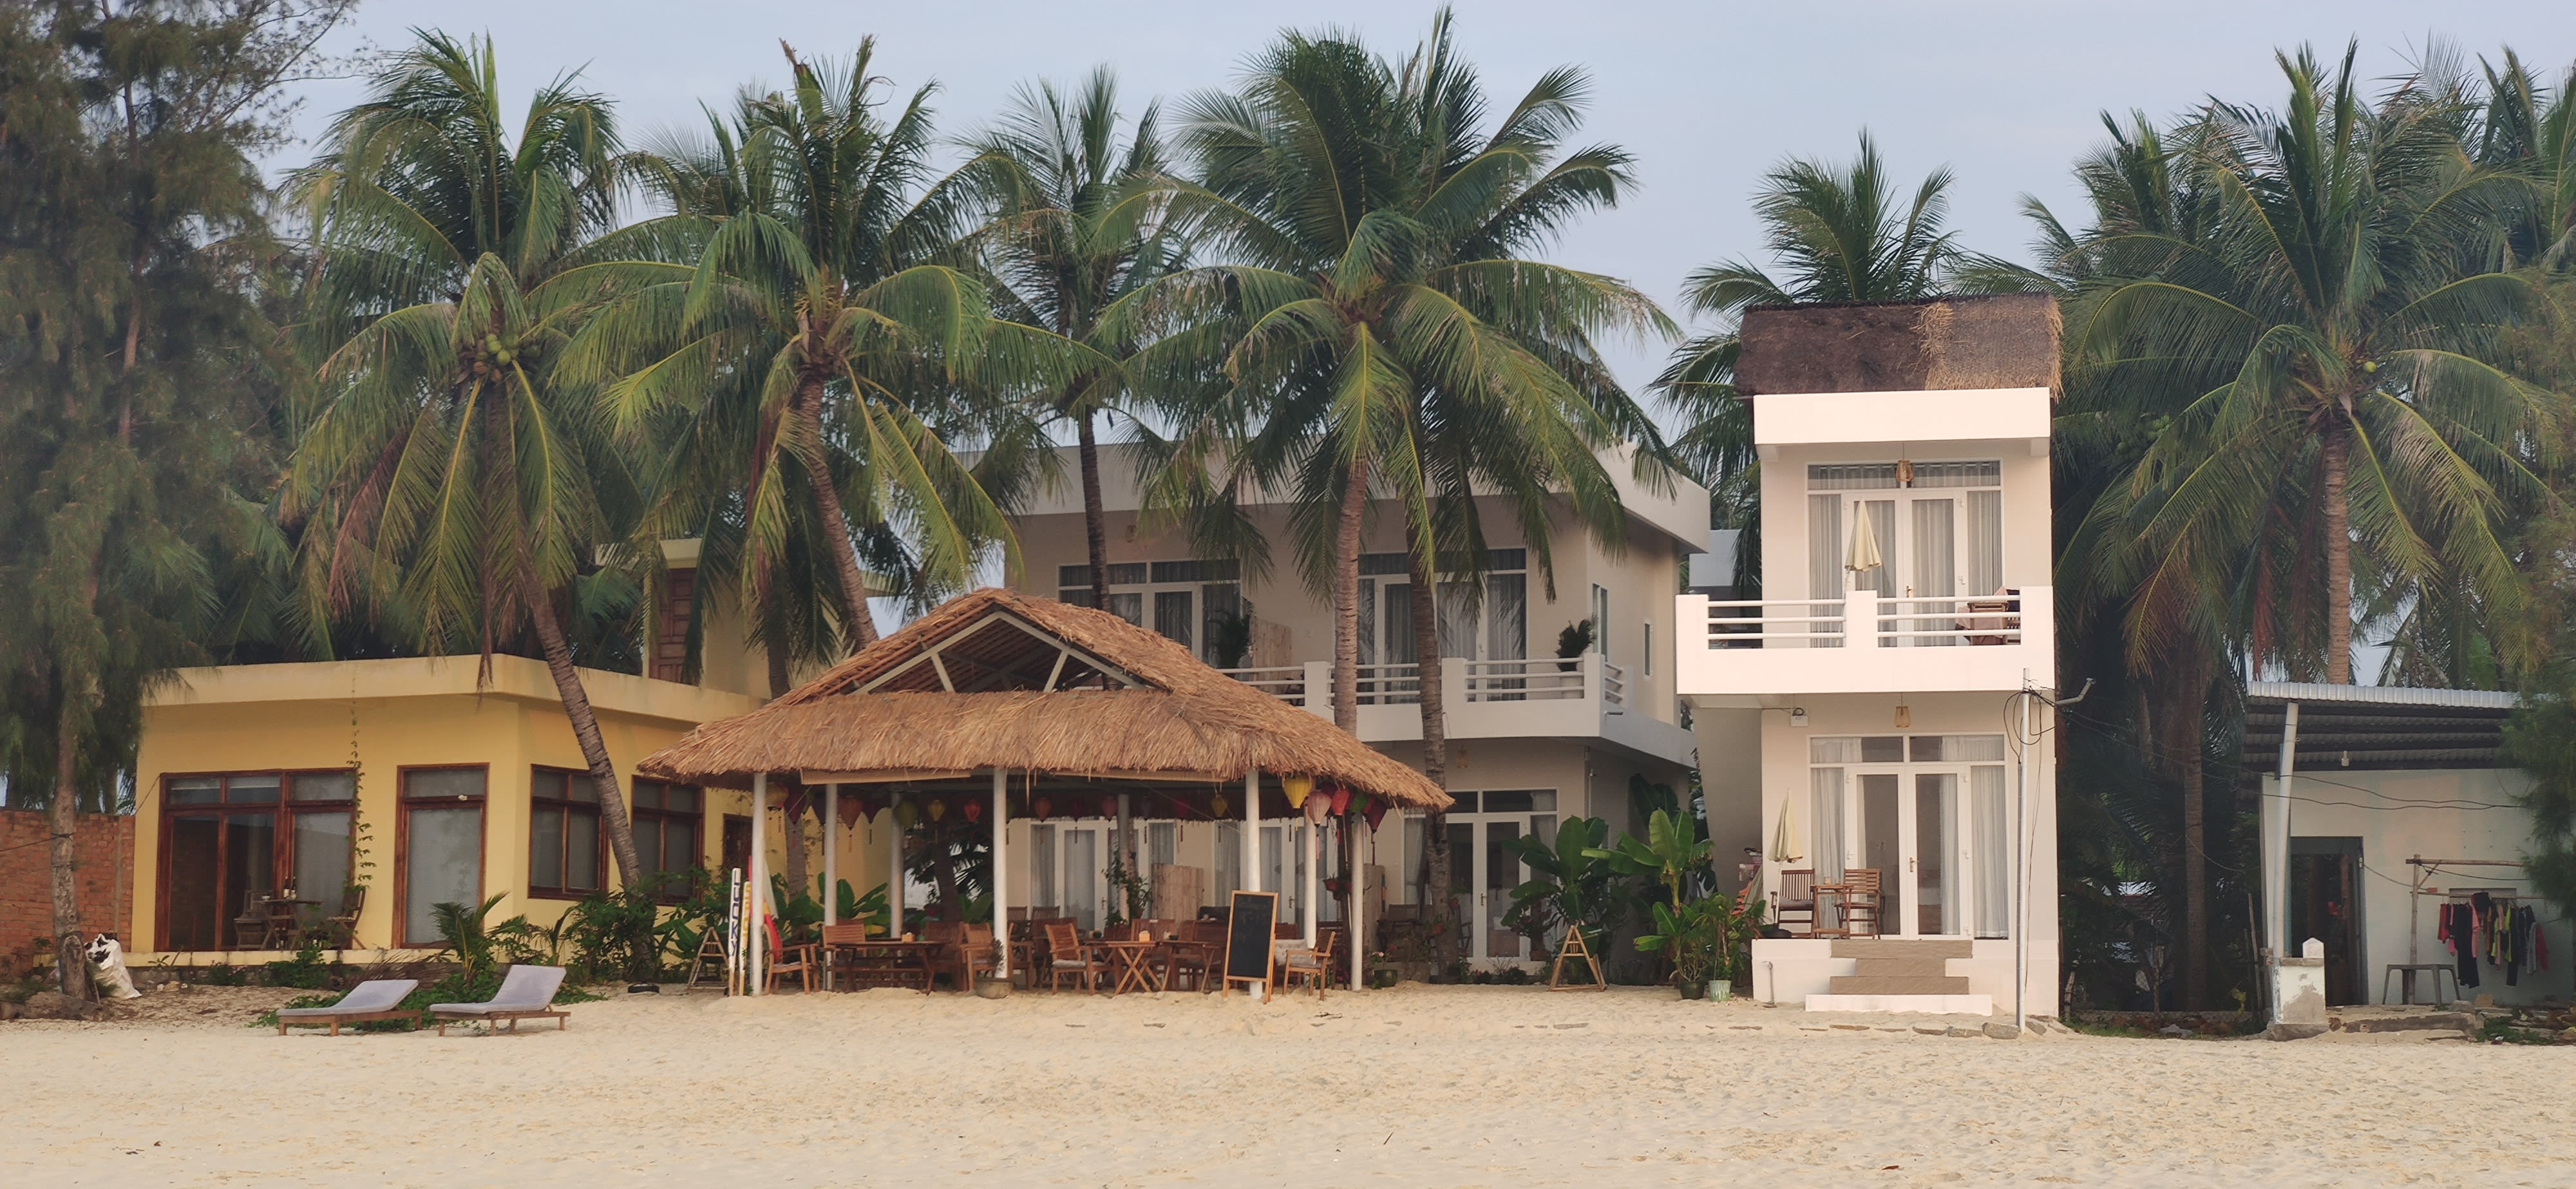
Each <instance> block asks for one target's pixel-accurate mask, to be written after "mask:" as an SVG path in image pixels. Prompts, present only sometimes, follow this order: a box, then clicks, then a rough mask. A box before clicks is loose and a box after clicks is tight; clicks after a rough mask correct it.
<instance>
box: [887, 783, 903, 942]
mask: <svg viewBox="0 0 2576 1189" xmlns="http://www.w3.org/2000/svg"><path fill="white" fill-rule="evenodd" d="M896 804H897V801H896V800H895V798H894V796H892V795H889V796H888V797H887V798H886V813H885V820H886V939H887V940H889V941H891V940H893V939H895V938H898V937H901V936H903V819H902V818H899V817H896V816H895V812H894V811H895V806H896Z"/></svg>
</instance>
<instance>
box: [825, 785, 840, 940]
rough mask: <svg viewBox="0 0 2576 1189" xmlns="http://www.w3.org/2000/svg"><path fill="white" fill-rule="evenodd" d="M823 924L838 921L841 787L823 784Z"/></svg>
mask: <svg viewBox="0 0 2576 1189" xmlns="http://www.w3.org/2000/svg"><path fill="white" fill-rule="evenodd" d="M823 923H824V924H826V925H837V924H840V923H841V786H840V785H839V784H837V783H835V784H827V785H824V786H823Z"/></svg>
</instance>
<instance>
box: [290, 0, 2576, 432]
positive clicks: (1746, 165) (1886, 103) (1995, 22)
mask: <svg viewBox="0 0 2576 1189" xmlns="http://www.w3.org/2000/svg"><path fill="white" fill-rule="evenodd" d="M1434 8H1435V5H1434V4H1432V3H1429V2H1427V0H1372V2H1351V0H1308V2H1305V3H1293V4H1280V5H1259V6H1256V5H1244V4H1207V3H1153V2H1124V0H1091V2H1088V3H1083V4H1063V3H1047V4H1028V3H1018V2H1015V0H994V2H989V3H981V4H974V5H962V4H920V5H860V4H813V3H803V4H792V5H791V4H782V3H776V2H774V0H731V2H729V3H726V4H723V5H721V6H717V5H707V4H682V3H672V2H670V0H625V2H622V3H593V2H577V0H545V2H543V3H530V2H527V0H518V2H515V3H496V2H493V0H437V2H435V3H430V2H425V0H362V3H361V6H360V8H359V9H358V12H357V14H356V18H355V20H354V22H353V24H352V26H351V27H349V28H348V29H346V30H344V35H342V36H339V37H336V38H335V42H334V48H337V49H341V50H346V49H349V48H352V47H354V46H357V45H359V44H360V43H361V42H365V43H372V44H373V45H375V46H378V47H397V46H400V45H402V44H404V43H406V42H407V41H408V40H409V38H410V32H409V31H410V30H411V29H413V28H415V27H418V28H438V29H444V30H446V31H448V32H449V33H453V34H460V35H462V34H485V33H488V34H490V35H491V36H492V37H493V38H494V39H495V41H496V43H497V45H498V47H499V55H500V68H501V75H502V84H503V87H504V89H505V90H507V91H508V92H509V93H510V95H511V96H512V99H513V110H514V111H515V110H516V108H517V105H518V104H521V103H523V102H524V100H525V97H526V95H527V93H528V92H529V91H530V90H532V89H533V88H535V87H536V86H538V85H539V84H541V83H543V82H545V81H546V80H548V79H550V78H552V77H553V76H555V75H556V74H558V73H560V72H564V71H571V70H579V71H580V72H581V77H582V79H583V81H584V82H586V83H587V84H588V85H590V86H591V87H592V88H594V89H596V90H598V91H600V92H603V93H605V94H607V95H609V96H611V97H613V98H615V99H616V100H617V102H618V104H619V109H620V112H621V118H622V119H623V120H624V121H625V126H626V128H627V129H628V131H629V133H630V135H632V134H638V133H644V132H648V131H651V130H654V129H659V128H688V129H694V128H697V127H702V126H703V124H702V120H701V117H700V115H699V105H700V104H702V103H704V104H711V105H716V106H719V107H721V106H723V105H725V104H727V103H728V102H729V100H730V97H731V96H732V95H733V93H734V92H735V90H736V89H737V88H739V87H740V86H742V85H743V84H745V83H749V82H760V83H764V84H771V85H775V84H777V83H780V82H781V81H783V80H784V79H785V77H786V74H787V71H786V67H785V65H784V60H783V58H782V57H781V55H780V51H779V42H780V41H781V40H782V39H784V40H785V41H787V42H789V43H791V44H793V45H794V46H795V47H796V48H797V50H798V51H799V52H800V53H803V54H807V55H813V54H830V55H836V56H837V55H846V54H847V53H849V52H850V50H851V49H852V48H853V47H855V46H856V45H857V44H858V42H859V39H860V38H861V37H863V36H866V35H869V34H874V35H875V36H876V37H877V40H878V51H877V62H878V66H879V69H880V71H881V72H883V73H884V74H886V75H887V76H888V77H890V78H891V79H893V80H894V81H895V83H896V84H898V85H899V86H901V87H903V88H905V89H906V90H909V89H910V88H911V87H913V86H915V85H917V84H919V83H921V82H925V81H931V80H936V81H937V82H938V83H939V84H940V85H941V87H942V94H941V96H940V98H939V99H938V100H937V107H938V110H939V112H940V114H941V126H942V128H943V129H946V130H948V131H950V132H952V133H956V134H960V135H962V134H965V133H967V132H970V131H971V130H972V129H974V128H975V127H977V126H978V125H980V124H982V123H983V122H984V121H985V120H987V119H989V118H990V117H991V115H992V114H993V113H994V112H995V111H997V110H999V109H1000V108H1001V107H1002V105H1003V104H1004V103H1005V102H1007V101H1008V100H1009V98H1010V96H1011V93H1012V91H1013V90H1014V89H1015V88H1017V87H1019V86H1021V85H1023V84H1024V83H1026V82H1028V81H1030V80H1032V79H1037V78H1041V77H1043V78H1050V79H1056V80H1061V81H1071V80H1074V79H1076V78H1078V77H1080V76H1081V75H1083V74H1084V73H1086V72H1088V71H1089V70H1091V69H1092V68H1093V67H1094V66H1096V65H1104V64H1105V65H1108V66H1110V67H1112V68H1114V69H1115V70H1116V71H1117V72H1118V75H1119V77H1120V80H1121V86H1122V90H1123V91H1124V93H1125V95H1126V96H1127V99H1128V102H1127V105H1126V106H1127V108H1128V110H1129V111H1130V113H1131V114H1132V113H1133V112H1134V111H1136V110H1139V109H1141V108H1142V107H1143V106H1144V105H1145V103H1147V102H1148V101H1150V100H1151V99H1153V98H1154V97H1157V96H1167V97H1177V96H1181V95H1186V94H1188V93H1190V92H1192V91H1196V90H1200V89H1204V88H1211V87H1221V86H1224V85H1226V84H1227V83H1229V82H1230V81H1231V80H1232V79H1233V78H1234V77H1235V76H1236V74H1237V73H1238V71H1239V70H1240V68H1241V64H1242V62H1243V61H1244V59H1245V58H1246V57H1247V56H1248V55H1249V54H1251V53H1252V52H1253V51H1254V50H1256V49H1257V48H1259V47H1260V46H1261V45H1262V44H1263V43H1264V42H1265V41H1267V40H1268V39H1269V38H1270V37H1271V36H1273V35H1274V34H1275V33H1277V32H1278V31H1279V30H1280V29H1282V28H1290V27H1293V28H1296V29H1301V30H1315V29H1322V28H1326V27H1332V28H1341V29H1348V30H1352V31H1356V32H1358V33H1359V34H1360V35H1361V36H1362V37H1363V38H1364V39H1366V40H1367V41H1368V42H1369V43H1370V44H1371V45H1372V46H1373V47H1375V48H1376V49H1377V50H1378V51H1379V52H1381V53H1383V54H1386V55H1388V56H1390V57H1401V56H1402V55H1403V54H1404V53H1405V52H1406V51H1408V50H1409V49H1410V48H1411V47H1412V46H1413V45H1414V44H1415V43H1416V42H1418V41H1419V40H1420V38H1421V36H1422V34H1423V33H1424V31H1425V30H1427V29H1428V28H1429V26H1430V20H1431V14H1432V12H1433V11H1434ZM2570 11H2571V10H2570V9H2569V8H2568V7H2567V5H2566V3H2565V0H2554V2H2553V0H2494V2H2486V3H2478V4H2471V5H2456V6H2454V5H2427V4H2422V3H2415V4H2395V3H2383V2H2378V0H2345V2H2342V3H2335V4H2319V3H2280V2H2274V0H2256V2H2252V3H2248V2H2246V0H2236V2H2234V3H2205V2H2201V0H2166V2H2164V3H2160V4H2156V5H2153V6H2139V7H2136V8H2131V7H2129V6H2125V5H2122V6H2112V5H2103V4H2047V3H2002V2H1975V0H1949V2H1946V3H1937V4H1935V3H1877V4H1860V3H1804V4H1782V3H1770V4H1759V5H1747V4H1738V3H1696V4H1694V3H1670V2H1661V3H1646V2H1634V3H1622V2H1605V3H1595V4H1590V5H1585V4H1563V3H1557V4H1546V5H1541V4H1535V3H1524V2H1521V0H1488V2H1481V3H1477V2H1470V3H1463V4H1460V5H1459V6H1458V11H1457V22H1456V40H1457V43H1458V46H1459V48H1460V49H1461V50H1462V51H1463V53H1464V55H1465V56H1466V58H1467V59H1468V60H1469V61H1471V62H1473V63H1475V64H1476V66H1477V68H1478V69H1479V70H1480V72H1481V73H1482V75H1483V78H1484V81H1485V86H1486V88H1487V90H1488V92H1489V94H1490V95H1491V96H1492V102H1493V103H1494V105H1495V106H1496V107H1498V108H1499V107H1502V106H1504V105H1505V104H1507V103H1508V102H1510V101H1511V100H1512V99H1516V98H1517V97H1518V96H1519V95H1520V93H1521V92H1522V91H1524V90H1526V89H1527V87H1528V86H1529V84H1530V83H1531V82H1532V81H1533V80H1535V79H1536V78H1537V77H1538V76H1539V75H1540V74H1541V73H1543V72H1545V71H1547V70H1549V69H1552V68H1554V67H1557V66H1560V65H1566V64H1574V65H1578V66H1581V67H1583V68H1585V69H1586V70H1588V71H1589V72H1590V73H1591V75H1592V79H1593V88H1594V89H1593V95H1592V105H1591V111H1590V116H1589V118H1588V120H1587V121H1586V125H1585V128H1584V130H1583V133H1582V135H1581V137H1579V138H1578V139H1579V141H1580V142H1582V143H1599V142H1607V143H1613V144H1618V145H1621V146H1624V147H1625V148H1627V149H1628V150H1629V151H1630V152H1631V153H1633V154H1634V155H1635V156H1636V158H1637V173H1638V178H1639V185H1638V187H1637V190H1636V193H1635V194H1634V196H1633V197H1631V198H1630V199H1629V200H1628V201H1625V202H1623V203H1622V204H1621V205H1620V206H1619V207H1618V208H1617V209H1615V210H1610V211H1606V212H1600V213H1597V214H1594V215H1591V216H1589V217H1588V218H1586V219H1585V220H1584V221H1583V222H1581V223H1579V224H1578V225H1577V226H1576V227H1575V228H1574V229H1573V230H1572V231H1571V232H1570V233H1569V234H1568V235H1567V236H1566V237H1565V239H1564V240H1563V242H1562V243H1560V244H1558V245H1557V246H1556V247H1555V248H1554V250H1553V252H1552V253H1551V254H1552V256H1553V257H1554V258H1555V259H1556V260H1558V261H1560V262H1562V263H1565V264H1568V265H1571V266H1574V267H1579V268H1584V269H1589V270H1592V271H1596V272H1602V273H1607V274H1610V275H1612V276H1616V277H1620V278H1623V279H1626V280H1628V281H1631V282H1633V283H1635V284H1636V285H1638V286H1639V287H1640V288H1642V289H1643V290H1644V291H1645V292H1646V293H1647V294H1648V295H1650V296H1652V297H1654V298H1655V299H1656V300H1657V301H1659V302H1663V303H1664V304H1665V305H1666V307H1667V308H1668V309H1670V310H1672V311H1673V312H1674V314H1675V317H1676V318H1680V317H1681V313H1680V309H1679V306H1678V302H1677V298H1678V295H1679V293H1680V290H1681V285H1682V281H1683V279H1684V278H1685V277H1686V276H1687V275H1688V274H1689V273H1690V271H1691V270H1692V269H1694V268H1696V267H1699V266H1701V265H1703V264H1707V263H1710V262H1713V261H1716V260H1720V259H1727V258H1733V257H1747V256H1749V257H1753V258H1755V259H1756V261H1757V262H1761V261H1760V256H1759V247H1760V239H1759V228H1758V226H1757V225H1756V224H1755V222H1754V219H1753V215H1752V208H1751V202H1750V199H1751V196H1752V194H1753V193H1754V191H1755V190H1756V189H1757V188H1758V187H1759V185H1760V182H1761V174H1762V172H1763V171H1764V170H1765V169H1767V168H1769V167H1770V166H1772V165H1774V164H1776V163H1777V162H1779V161H1780V160H1782V159H1783V158H1786V157H1790V156H1806V157H1821V158H1824V159H1827V160H1833V161H1847V160H1848V159H1849V158H1850V157H1851V156H1852V154H1853V151H1854V146H1855V138H1856V136H1857V135H1858V133H1859V132H1860V131H1861V130H1862V129H1864V128H1866V129H1868V130H1869V131H1870V132H1871V133H1872V134H1873V135H1874V136H1875V137H1876V138H1877V140H1878V142H1879V145H1880V148H1881V151H1882V152H1883V153H1884V154H1885V155H1886V157H1887V159H1888V162H1889V165H1890V166H1891V167H1892V169H1893V170H1894V172H1895V175H1896V176H1897V177H1899V178H1901V179H1904V181H1905V184H1906V186H1907V188H1908V189H1909V190H1910V188H1911V186H1912V185H1913V183H1914V182H1915V181H1916V180H1919V179H1920V178H1921V177H1922V176H1923V175H1924V174H1926V173H1928V172H1930V171H1931V170H1933V169H1936V168H1940V167H1942V166H1945V165H1946V166H1948V167H1949V168H1950V169H1952V170H1953V171H1955V172H1956V174H1957V176H1958V180H1957V182H1956V184H1955V185H1954V186H1953V188H1952V221H1953V224H1954V225H1955V226H1956V227H1957V228H1958V229H1959V231H1960V232H1961V233H1962V240H1963V242H1964V243H1965V244H1966V245H1967V246H1969V247H1971V248H1973V249H1976V250H1979V251H1984V252H1990V253H1994V254H1998V255H2004V256H2007V257H2011V258H2014V259H2022V258H2025V256H2026V253H2025V252H2024V250H2023V249H2024V245H2025V244H2026V243H2027V242H2028V240H2029V238H2030V236H2029V228H2028V224H2027V222H2026V221H2025V220H2024V219H2023V217H2022V215H2021V213H2020V200H2021V198H2022V196H2023V195H2025V194H2028V195H2034V196H2036V197H2038V198H2039V199H2041V200H2042V201H2044V202H2046V203H2048V204H2049V205H2050V206H2051V207H2053V208H2056V209H2058V210H2059V211H2060V212H2062V213H2067V214H2070V215H2071V214H2072V213H2073V208H2074V206H2075V203H2076V201H2077V195H2076V192H2075V190H2074V187H2073V185H2072V183H2071V182H2070V180H2069V174H2068V166H2069V164H2070V163H2071V162H2073V161H2074V160H2075V159H2076V158H2077V157H2078V156H2080V155H2081V154H2083V153H2084V152H2085V151H2086V150H2088V149H2089V148H2091V147H2093V146H2095V145H2096V144H2098V143H2100V142H2101V141H2102V140H2103V130H2102V125H2101V122H2100V113H2101V112H2103V111H2105V110H2109V111H2112V112H2116V113H2125V112H2127V111H2129V110H2131V109H2139V110H2143V111H2146V112H2147V113H2149V114H2150V115H2154V116H2158V117H2163V116H2169V115H2172V114H2174V113H2178V112H2182V111H2185V110H2187V109H2190V108H2192V107H2194V106H2196V105H2197V104H2199V103H2201V102H2203V101H2204V100H2205V99H2206V98H2207V97H2208V96H2211V95H2217V96H2219V97H2222V98H2225V99H2227V100H2230V101H2233V102H2253V103H2261V104H2265V105H2277V104H2278V103H2279V101H2280V98H2281V96H2282V94H2283V91H2282V81H2281V75H2280V71H2279V68H2278V66H2277V65H2276V64H2275V63H2274V61H2273V52H2274V51H2275V50H2276V49H2281V48H2293V49H2294V48H2295V47H2297V46H2299V45H2301V44H2303V43H2305V44H2314V45H2315V46H2317V47H2318V49H2319V51H2320V52H2321V53H2325V54H2339V53H2340V52H2341V50H2342V47H2343V46H2344V44H2345V43H2346V42H2347V41H2357V42H2358V44H2359V46H2360V54H2361V56H2360V61H2361V64H2362V67H2363V70H2364V73H2365V74H2366V75H2368V76H2370V77H2373V78H2378V77H2384V76H2388V75H2392V74H2395V73H2398V72H2400V71H2402V70H2403V69H2404V68H2405V65H2406V63H2407V62H2408V61H2409V60H2411V59H2412V58H2413V57H2414V56H2415V55H2416V53H2417V52H2418V51H2419V50H2420V49H2421V48H2422V47H2423V46H2424V45H2425V44H2426V42H2427V41H2428V39H2439V40H2444V41H2448V42H2450V43H2452V44H2454V45H2455V46H2457V47H2458V48H2459V49H2461V50H2462V51H2464V52H2466V53H2469V54H2473V55H2474V54H2485V55H2487V56H2489V57H2494V56H2496V55H2497V54H2498V50H2499V47H2500V46H2503V45H2511V46H2512V47H2513V48H2515V49H2516V50H2518V51H2520V52H2521V54H2522V56H2523V58H2524V60H2525V61H2527V62H2533V63H2538V64H2541V65H2542V67H2543V71H2544V73H2545V74H2552V75H2563V72H2564V71H2565V70H2566V68H2567V66H2568V64H2569V63H2570V61H2571V60H2576V17H2571V16H2570V15H2569V13H2570ZM360 94H361V87H360V85H359V84H358V83H357V82H354V81H347V80H337V81H320V82H315V83H311V84H307V85H306V87H305V95H304V99H305V104H304V108H303V110H302V112H301V113H300V117H299V127H300V128H301V129H302V130H304V131H305V132H307V133H308V134H310V133H312V132H316V131H318V130H319V129H320V128H321V127H322V126H323V125H324V124H325V123H326V122H327V121H328V119H329V117H330V116H331V114H332V113H334V112H336V111H338V110H340V109H342V108H344V107H346V106H348V105H349V104H351V103H353V102H355V101H356V100H357V99H358V98H359V96H360ZM305 151H306V149H305V148H304V147H300V146H299V147H294V148H290V149H288V150H287V151H286V153H285V156H286V157H287V158H289V159H290V160H300V159H301V157H302V155H303V154H304V152H305ZM1604 346H1605V349H1607V350H1608V351H1609V352H1610V354H1611V357H1612V359H1613V361H1614V363H1615V364H1616V365H1617V367H1618V369H1619V372H1620V374H1621V376H1622V378H1623V379H1625V380H1626V381H1628V382H1629V383H1630V384H1631V385H1635V386H1642V385H1643V384H1644V383H1645V381H1647V380H1648V379H1650V378H1651V377H1652V376H1653V375H1654V373H1655V371H1656V369H1657V366H1658V364H1659V363H1660V361H1661V359H1662V357H1663V353H1664V351H1665V350H1666V347H1665V345H1664V344H1660V343H1646V342H1636V343H1614V344H1604Z"/></svg>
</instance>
